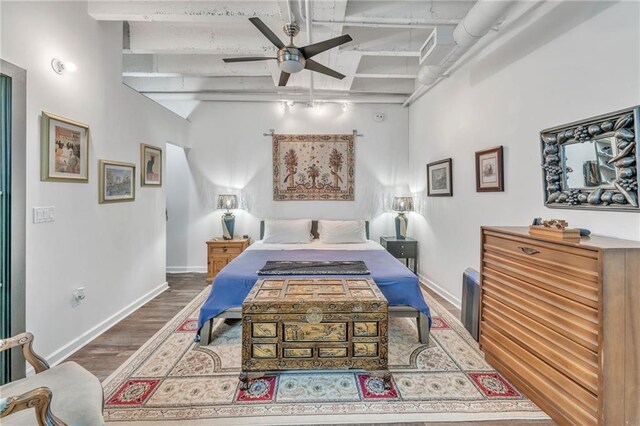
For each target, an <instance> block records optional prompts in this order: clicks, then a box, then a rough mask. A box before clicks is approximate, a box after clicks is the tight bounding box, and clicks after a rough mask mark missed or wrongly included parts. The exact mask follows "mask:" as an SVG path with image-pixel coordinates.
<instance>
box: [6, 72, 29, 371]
mask: <svg viewBox="0 0 640 426" xmlns="http://www.w3.org/2000/svg"><path fill="white" fill-rule="evenodd" d="M26 117H27V72H26V70H24V69H22V68H20V67H17V66H15V65H13V64H11V63H9V62H6V61H4V60H2V59H0V191H2V194H1V195H0V236H1V238H0V283H1V285H0V338H5V337H8V336H15V335H17V334H20V333H22V332H24V331H25V290H26V285H25V265H26V264H25V262H26V261H25V258H26V256H25V253H26V251H25V247H26V216H27V215H26V131H27V124H26V123H27V121H26ZM9 352H11V353H10V354H9ZM0 356H2V358H0V383H5V382H8V381H15V380H17V379H20V378H22V377H24V375H25V361H24V357H23V356H22V351H21V350H19V349H14V350H12V351H4V352H2V353H1V354H0Z"/></svg>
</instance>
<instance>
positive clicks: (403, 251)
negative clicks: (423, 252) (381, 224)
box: [387, 241, 417, 258]
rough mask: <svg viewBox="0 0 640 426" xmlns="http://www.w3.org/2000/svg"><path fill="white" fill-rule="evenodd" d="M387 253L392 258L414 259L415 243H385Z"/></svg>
mask: <svg viewBox="0 0 640 426" xmlns="http://www.w3.org/2000/svg"><path fill="white" fill-rule="evenodd" d="M387 251H388V252H389V253H391V254H392V255H393V256H394V257H399V258H414V257H416V252H417V245H416V243H415V242H409V241H407V242H400V241H387Z"/></svg>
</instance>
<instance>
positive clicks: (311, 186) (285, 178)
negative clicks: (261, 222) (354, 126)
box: [273, 134, 355, 201]
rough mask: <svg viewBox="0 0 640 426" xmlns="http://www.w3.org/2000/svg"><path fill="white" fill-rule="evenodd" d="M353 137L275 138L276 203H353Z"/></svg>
mask: <svg viewBox="0 0 640 426" xmlns="http://www.w3.org/2000/svg"><path fill="white" fill-rule="evenodd" d="M354 190H355V148H354V135H353V134H349V135H275V134H274V135H273V199H274V200H275V201H286V200H339V201H353V200H354V199H355V197H354Z"/></svg>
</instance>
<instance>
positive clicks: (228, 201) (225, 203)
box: [218, 194, 238, 240]
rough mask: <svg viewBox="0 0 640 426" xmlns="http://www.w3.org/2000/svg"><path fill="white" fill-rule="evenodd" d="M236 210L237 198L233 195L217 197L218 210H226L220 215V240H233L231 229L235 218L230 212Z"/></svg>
mask: <svg viewBox="0 0 640 426" xmlns="http://www.w3.org/2000/svg"><path fill="white" fill-rule="evenodd" d="M237 208H238V197H236V196H235V195H233V194H222V195H219V196H218V209H219V210H222V209H227V211H226V213H224V214H223V215H222V238H224V239H225V240H231V239H233V228H234V227H235V224H236V217H235V216H234V215H233V213H231V210H233V209H237Z"/></svg>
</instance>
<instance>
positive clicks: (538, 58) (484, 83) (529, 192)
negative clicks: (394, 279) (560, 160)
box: [409, 2, 640, 301]
mask: <svg viewBox="0 0 640 426" xmlns="http://www.w3.org/2000/svg"><path fill="white" fill-rule="evenodd" d="M536 13H537V16H535V17H528V18H526V19H523V20H522V21H521V22H520V24H525V28H521V29H520V30H519V31H508V30H506V29H505V30H502V31H500V33H499V34H498V35H499V37H500V38H499V40H498V41H497V42H496V43H495V45H492V46H491V48H489V49H486V50H484V51H483V52H482V53H480V54H479V55H478V56H476V57H473V58H472V59H471V60H469V61H468V62H467V63H466V64H464V66H462V67H460V69H458V70H457V71H456V72H455V73H454V74H453V75H452V76H451V77H449V78H448V79H446V80H444V81H443V82H441V83H440V84H439V85H437V86H436V87H435V88H433V89H432V90H431V91H429V92H427V94H426V95H424V96H423V97H422V98H421V99H419V100H418V102H416V103H415V104H414V105H412V106H411V107H410V116H409V127H410V132H409V135H410V146H409V154H410V170H411V175H410V176H411V177H410V182H411V189H412V192H414V193H416V194H417V198H418V200H419V202H418V205H419V208H420V214H412V215H411V219H412V220H411V222H410V225H409V234H410V235H412V236H414V237H417V238H418V239H419V240H420V253H421V256H420V260H421V262H420V272H421V274H423V275H424V276H426V277H427V278H428V279H429V280H430V282H431V284H432V285H437V286H439V287H440V288H441V289H443V290H444V291H445V292H447V293H449V295H450V298H451V299H453V300H454V301H455V300H459V298H460V295H461V276H462V272H463V271H464V269H465V268H466V267H468V266H471V267H474V268H476V269H477V268H479V266H480V259H479V252H480V229H479V228H480V226H481V225H528V224H529V223H530V222H531V219H532V218H533V217H536V216H540V217H545V218H563V219H567V220H568V221H569V224H570V225H571V226H575V227H582V228H589V229H591V230H592V231H593V233H594V234H601V235H608V236H614V237H620V238H627V239H635V240H640V214H638V213H616V212H607V213H603V212H592V211H575V210H552V209H548V208H545V207H544V206H543V193H542V174H541V169H540V163H541V160H540V152H539V149H540V146H539V135H538V133H539V131H540V130H541V129H544V128H547V127H551V126H554V125H558V124H562V123H566V122H570V121H574V120H579V119H582V118H588V117H590V116H593V115H598V114H602V113H607V112H610V111H615V110H617V109H621V108H626V107H629V106H633V105H636V104H638V103H640V78H639V77H638V76H640V19H639V17H640V3H638V2H622V3H613V2H587V3H576V2H565V3H561V4H558V3H554V2H550V3H546V4H544V5H543V6H542V8H541V9H539V10H538V11H536ZM534 18H539V19H536V20H535V21H534ZM527 20H529V21H534V22H529V23H527ZM496 145H504V149H505V187H506V189H505V192H503V193H499V192H497V193H476V191H475V165H474V152H475V151H477V150H480V149H483V148H488V147H492V146H496ZM447 157H452V158H453V185H454V188H453V193H454V196H453V197H451V198H449V197H426V191H425V192H424V193H423V192H422V191H424V188H425V184H426V182H425V181H426V171H425V165H426V163H428V162H432V161H435V160H439V159H442V158H447Z"/></svg>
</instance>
